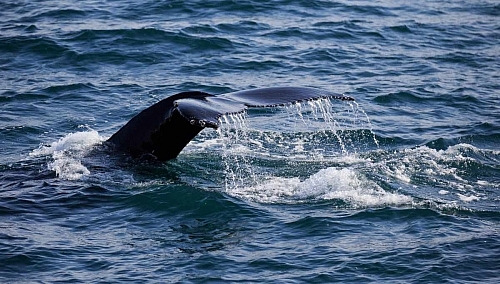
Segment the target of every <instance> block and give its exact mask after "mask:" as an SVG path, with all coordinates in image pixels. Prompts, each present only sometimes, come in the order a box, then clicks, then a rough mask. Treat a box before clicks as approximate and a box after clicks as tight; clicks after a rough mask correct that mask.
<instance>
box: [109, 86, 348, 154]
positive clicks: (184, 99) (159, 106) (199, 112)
mask: <svg viewBox="0 0 500 284" xmlns="http://www.w3.org/2000/svg"><path fill="white" fill-rule="evenodd" d="M320 98H333V99H340V100H346V101H353V100H354V99H353V98H351V97H347V96H343V95H338V94H335V93H331V92H328V91H324V90H319V89H315V88H305V87H273V88H260V89H251V90H245V91H239V92H233V93H227V94H222V95H217V96H216V95H211V94H208V93H204V92H183V93H179V94H176V95H173V96H170V97H168V98H166V99H164V100H162V101H160V102H158V103H156V104H154V105H152V106H150V107H149V108H147V109H145V110H143V111H142V112H140V113H139V114H138V115H136V116H135V117H133V118H132V119H131V120H130V121H129V122H128V123H127V124H125V125H124V126H123V127H122V128H121V129H120V130H118V132H116V133H115V134H113V135H112V136H111V137H110V138H109V139H108V142H110V143H112V144H113V145H114V146H115V147H116V148H118V149H120V150H124V151H126V152H128V153H130V154H131V155H132V156H141V155H144V154H150V155H153V156H155V157H156V158H157V159H158V160H160V161H167V160H171V159H174V158H176V157H177V155H179V153H180V152H181V151H182V149H184V147H185V146H186V145H187V144H188V143H189V141H191V140H192V139H193V138H194V137H195V136H196V135H197V134H198V133H199V132H200V131H201V130H203V129H204V128H206V127H210V128H218V127H219V123H220V122H219V118H220V117H221V116H222V115H226V114H235V113H241V112H243V111H245V110H246V109H247V108H250V107H275V106H281V105H287V104H290V103H295V102H302V101H309V100H316V99H320Z"/></svg>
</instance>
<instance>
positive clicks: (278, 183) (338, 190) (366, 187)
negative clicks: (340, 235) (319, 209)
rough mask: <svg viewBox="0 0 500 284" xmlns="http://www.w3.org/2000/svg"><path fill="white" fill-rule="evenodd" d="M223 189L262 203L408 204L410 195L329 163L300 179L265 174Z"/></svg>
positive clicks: (365, 205) (354, 205) (353, 205)
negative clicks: (253, 181) (251, 182)
mask: <svg viewBox="0 0 500 284" xmlns="http://www.w3.org/2000/svg"><path fill="white" fill-rule="evenodd" d="M227 192H228V193H229V194H231V195H234V196H238V197H241V198H245V199H249V200H253V201H257V202H263V203H289V202H301V201H307V200H340V201H343V202H346V203H347V204H348V206H350V207H355V208H357V207H371V206H384V205H401V204H410V203H411V202H412V198H411V197H409V196H406V195H403V194H400V193H392V192H387V191H385V190H384V189H382V188H381V187H380V186H379V185H377V184H376V183H374V182H372V181H370V180H368V179H367V178H366V177H365V176H363V175H362V174H359V173H357V172H356V171H355V170H353V169H350V168H342V169H338V168H334V167H329V168H326V169H322V170H320V171H318V172H317V173H314V174H313V175H311V176H310V177H308V178H306V179H304V180H300V179H299V178H297V177H291V178H284V177H267V178H265V179H264V180H262V181H260V182H259V183H257V184H256V185H254V186H249V187H245V186H236V187H233V188H228V189H227Z"/></svg>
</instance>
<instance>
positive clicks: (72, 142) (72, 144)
mask: <svg viewBox="0 0 500 284" xmlns="http://www.w3.org/2000/svg"><path fill="white" fill-rule="evenodd" d="M104 140H105V138H103V137H102V136H100V135H99V134H98V133H97V131H94V130H89V131H83V132H76V133H70V134H68V135H66V136H64V137H63V138H61V139H59V140H58V141H56V142H53V143H52V144H50V145H49V146H41V147H40V148H38V149H35V150H33V151H32V152H31V153H30V154H29V155H30V156H31V157H41V156H51V157H52V160H53V161H52V162H49V163H48V164H47V167H48V169H49V170H52V171H55V172H56V174H57V176H58V177H59V178H61V179H66V180H77V179H80V178H82V177H83V176H86V175H88V174H90V171H89V170H88V169H87V168H86V167H85V166H84V165H83V164H82V162H81V159H82V157H83V156H84V155H85V154H86V153H88V151H90V150H91V149H92V148H93V146H95V145H96V144H99V143H101V142H103V141H104Z"/></svg>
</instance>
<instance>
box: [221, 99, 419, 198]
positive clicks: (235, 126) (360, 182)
mask: <svg viewBox="0 0 500 284" xmlns="http://www.w3.org/2000/svg"><path fill="white" fill-rule="evenodd" d="M343 105H344V108H343V110H341V111H339V112H333V109H334V106H333V104H332V102H331V101H330V100H329V99H318V100H314V101H308V102H302V103H294V104H291V105H288V106H286V107H284V108H281V109H275V110H273V111H274V113H273V115H274V116H276V115H281V116H286V118H285V119H283V118H276V119H274V120H273V121H280V124H279V125H272V124H273V122H271V121H270V120H269V119H266V116H265V114H264V115H262V116H263V117H264V121H263V122H262V124H260V125H262V126H263V127H262V128H264V129H256V128H253V127H251V126H259V121H257V123H256V124H252V122H254V121H252V120H250V118H248V117H247V115H246V113H244V114H230V115H226V116H223V117H221V119H220V125H221V127H219V129H218V139H219V140H220V141H222V145H223V146H222V157H223V164H224V169H225V170H224V171H225V188H226V192H227V193H228V194H230V195H234V196H238V197H240V198H244V199H249V200H253V201H257V202H263V203H280V202H285V203H288V202H304V201H307V200H337V201H341V202H343V203H345V204H348V206H351V207H366V206H381V205H387V204H407V203H409V202H411V198H410V197H407V196H405V195H402V194H399V193H390V192H386V191H385V190H384V189H383V188H381V187H380V186H379V185H377V184H376V183H375V182H373V181H370V180H369V179H368V178H366V176H364V175H363V174H362V173H360V172H358V171H357V170H356V168H354V167H350V166H347V167H345V168H339V167H327V168H323V169H320V170H319V171H316V172H313V173H311V174H310V175H309V176H306V177H290V176H287V177H282V176H280V174H279V173H276V172H277V171H278V170H277V168H279V167H280V165H281V164H283V163H285V164H286V165H285V167H291V168H297V167H299V163H300V162H304V161H309V162H312V163H314V164H315V165H317V164H318V163H332V162H334V163H338V164H347V165H349V164H351V165H352V164H355V163H356V162H358V161H359V160H362V159H360V158H359V157H357V152H356V149H357V147H359V144H360V143H359V142H360V139H358V138H359V137H358V136H356V135H359V133H358V132H356V131H358V130H357V128H359V127H367V126H368V127H371V125H370V124H369V120H367V116H366V114H365V113H364V112H362V111H359V110H358V106H357V104H352V103H350V102H345V103H343ZM280 111H281V113H279V112H280ZM276 112H278V114H276ZM360 113H361V114H364V117H362V118H360V115H359V114H360ZM252 117H254V116H252ZM269 128H272V130H269ZM352 133H355V134H356V135H352ZM371 135H373V134H371ZM372 137H373V136H372ZM371 143H372V144H375V145H377V147H378V142H377V141H376V139H375V138H374V137H373V140H372V141H371ZM289 171H292V172H293V169H292V170H289ZM303 172H310V170H309V169H301V170H298V171H296V173H301V174H303Z"/></svg>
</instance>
